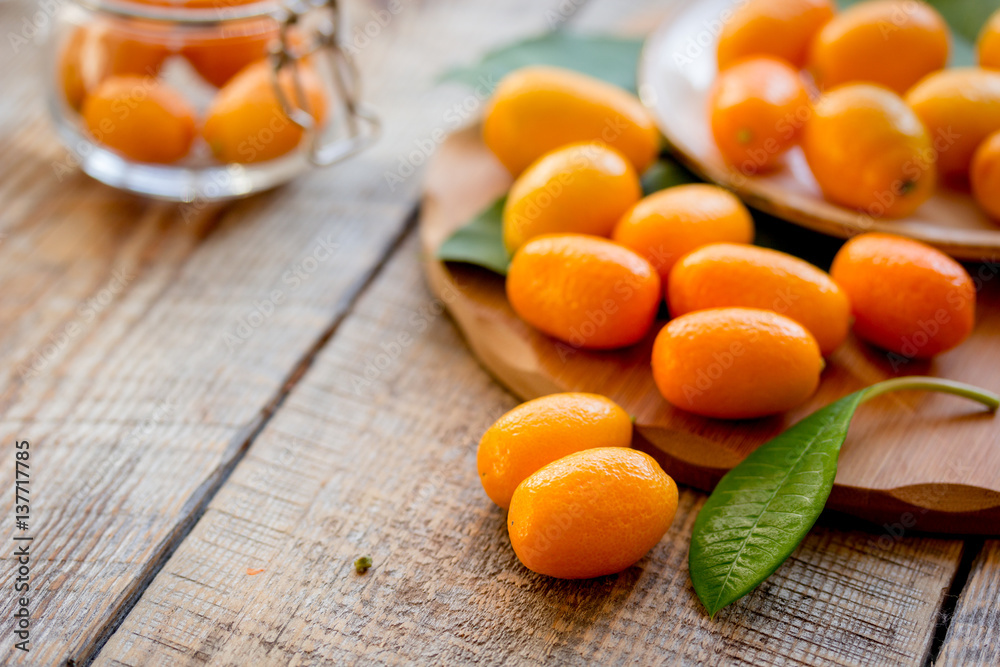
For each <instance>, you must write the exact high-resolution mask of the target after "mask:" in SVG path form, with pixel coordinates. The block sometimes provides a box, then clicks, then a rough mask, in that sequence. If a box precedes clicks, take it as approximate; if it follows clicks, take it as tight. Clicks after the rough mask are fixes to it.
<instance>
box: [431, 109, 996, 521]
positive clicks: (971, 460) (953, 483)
mask: <svg viewBox="0 0 1000 667" xmlns="http://www.w3.org/2000/svg"><path fill="white" fill-rule="evenodd" d="M509 186H510V176H509V175H508V174H507V172H506V171H505V170H504V169H503V167H501V166H500V164H499V163H498V162H497V161H496V160H495V158H494V157H493V156H492V154H490V153H489V151H488V150H487V149H486V147H485V146H484V145H483V143H482V141H481V140H480V137H479V130H478V128H469V129H467V130H464V131H461V132H458V133H456V134H454V135H452V136H451V137H450V138H449V139H448V140H447V141H445V143H444V144H442V146H441V147H440V149H439V150H438V152H437V153H436V154H435V156H434V158H433V160H432V161H431V164H430V166H429V168H428V173H427V181H426V185H425V195H424V203H423V207H422V210H421V216H420V236H421V244H422V248H423V252H424V256H425V267H426V273H427V278H428V281H429V283H430V287H431V289H432V290H433V292H434V293H435V295H436V296H437V297H438V298H440V299H441V301H442V302H443V303H444V304H445V305H446V306H447V308H448V309H449V311H450V312H451V314H452V315H453V317H454V319H455V322H456V323H457V324H458V326H459V328H460V329H461V330H462V332H463V333H464V334H465V337H466V339H467V341H468V343H469V346H470V347H471V348H472V351H473V353H474V354H475V355H476V356H477V357H478V358H479V360H480V361H481V363H482V364H483V365H484V366H485V367H486V369H487V370H488V371H490V372H491V373H492V374H493V375H494V376H495V377H496V378H497V379H498V380H499V381H500V382H502V383H503V384H504V385H506V386H507V387H508V388H509V389H510V390H511V391H512V392H513V393H514V394H516V395H517V396H519V397H520V398H522V399H525V400H527V399H531V398H535V397H538V396H542V395H545V394H550V393H554V392H560V391H589V392H596V393H600V394H605V395H607V396H610V397H611V398H613V399H614V400H616V401H618V402H619V403H620V404H621V405H622V406H623V407H624V408H625V409H626V410H628V412H629V413H630V414H632V415H634V416H635V418H636V436H637V437H636V446H637V447H640V448H642V449H644V450H646V451H648V452H650V453H651V454H653V455H654V456H655V457H656V458H657V460H659V461H660V463H661V464H662V465H663V467H664V469H665V470H667V472H668V473H670V474H671V475H672V476H673V477H674V478H675V479H676V480H677V481H678V482H680V483H682V484H687V485H690V486H694V487H697V488H700V489H705V490H710V489H712V488H713V486H714V485H715V483H716V482H717V481H718V480H719V478H720V477H721V476H722V475H723V474H724V473H725V472H726V471H727V470H728V469H729V468H731V467H732V466H734V465H735V464H736V463H738V462H739V461H740V460H742V459H743V457H744V456H746V454H747V453H748V452H750V451H751V450H752V449H753V448H754V447H756V446H757V445H759V444H761V443H763V442H765V441H767V440H768V439H770V438H771V437H773V436H775V435H777V434H778V433H780V432H781V431H782V430H784V429H785V428H786V427H788V426H789V425H791V424H793V423H794V422H796V421H798V420H799V419H801V418H802V417H804V416H806V415H807V414H809V413H811V412H812V411H814V410H816V409H817V408H819V407H821V406H823V405H826V404H827V403H829V402H831V401H834V400H836V399H838V398H840V397H842V396H844V395H846V394H848V393H850V392H853V391H856V390H858V389H861V388H862V387H865V386H868V385H870V384H873V383H875V382H878V381H879V380H883V379H886V378H888V377H893V376H894V375H935V376H939V377H945V378H950V379H953V380H961V381H964V382H970V383H973V384H976V385H980V386H983V387H986V388H989V389H991V390H993V391H1000V373H998V372H997V367H998V363H1000V340H998V334H1000V276H998V275H997V273H996V272H997V270H998V268H997V267H996V266H993V267H992V270H991V272H988V271H986V270H985V268H984V271H983V275H984V276H986V279H985V280H982V281H981V282H982V285H983V287H982V289H981V290H980V298H979V318H978V323H977V326H976V331H975V333H974V335H973V337H972V338H971V339H970V340H969V341H967V342H966V343H965V344H963V345H962V346H961V347H959V348H958V349H956V350H953V351H952V352H949V353H947V354H944V355H942V356H940V357H938V358H937V359H935V360H934V361H931V362H910V363H907V364H904V365H903V366H902V367H901V368H899V370H898V372H896V373H894V372H893V369H892V367H891V362H890V361H889V359H888V358H887V356H886V354H885V353H883V352H880V351H878V350H875V349H873V348H871V347H868V346H867V345H865V344H863V343H860V342H858V341H856V340H854V339H853V338H852V339H851V340H849V341H848V343H846V344H845V345H843V346H842V347H841V348H840V349H839V350H837V352H836V353H835V354H834V355H833V356H832V357H831V358H830V359H828V367H827V369H826V370H825V371H824V373H823V382H822V385H821V387H820V389H819V391H818V392H817V394H816V395H815V396H814V397H813V398H812V400H811V401H810V402H809V403H808V404H806V405H803V406H802V407H801V408H799V409H797V410H795V411H793V412H791V413H789V414H787V415H784V416H781V417H773V418H768V419H761V420H753V421H741V422H727V421H721V420H713V419H703V418H700V417H696V416H694V415H691V414H688V413H685V412H683V411H681V410H677V409H675V408H673V407H672V406H670V405H669V404H668V403H667V402H666V401H664V400H663V398H661V396H660V394H659V393H658V392H657V390H656V387H655V386H654V384H653V378H652V373H651V371H650V368H649V359H650V348H651V347H652V342H653V339H654V337H655V333H656V331H657V330H658V329H659V327H660V326H661V325H662V322H661V323H658V325H657V326H656V327H655V328H654V331H653V332H651V333H650V335H649V337H648V338H647V339H646V340H645V341H644V342H642V343H640V344H639V345H636V346H635V347H632V348H629V349H626V350H621V351H616V352H600V353H596V352H588V351H585V350H576V349H573V348H571V347H569V346H567V345H565V344H561V343H558V342H557V341H555V340H553V339H551V338H548V337H547V336H545V335H543V334H541V333H539V332H537V331H535V330H533V329H532V328H531V327H529V326H527V325H526V324H524V323H523V322H522V321H521V320H520V319H518V318H517V316H516V315H515V314H514V313H513V311H512V310H511V308H510V306H509V305H508V303H507V299H506V297H505V295H504V280H503V277H501V276H498V275H496V274H494V273H491V272H489V271H486V270H484V269H480V268H478V267H474V266H469V265H463V264H454V263H449V264H444V263H442V262H440V261H437V260H436V259H434V258H435V255H436V249H437V248H438V247H439V246H440V244H441V243H442V242H443V241H444V240H445V239H446V238H448V236H450V235H451V233H452V232H453V231H454V230H455V229H457V228H458V227H460V226H462V225H463V224H464V223H465V222H467V221H468V220H470V219H471V218H472V217H473V216H475V214H477V213H478V212H480V211H481V210H483V209H484V208H486V207H487V206H488V205H489V204H491V203H492V202H493V201H495V200H496V198H497V197H499V196H501V195H502V194H503V193H504V192H505V191H506V190H507V188H508V187H509ZM983 266H984V267H985V266H986V265H983ZM971 268H972V269H973V270H978V269H979V267H978V266H975V267H971ZM707 371H708V372H711V369H707ZM998 436H1000V418H997V419H994V417H993V415H991V414H989V413H985V412H984V411H983V410H982V409H981V408H980V406H978V405H977V404H975V403H971V402H969V401H964V400H961V399H958V398H955V397H952V396H943V395H940V394H927V393H900V394H894V395H888V396H884V397H882V398H878V399H875V400H873V401H871V402H870V403H867V404H865V405H864V406H862V408H861V409H860V410H859V412H858V415H857V417H856V418H855V422H854V424H853V425H852V427H851V432H850V436H849V437H848V440H847V443H846V444H845V445H844V449H843V452H842V455H841V459H840V470H839V473H838V475H837V483H836V486H835V488H834V490H833V494H832V495H831V497H830V501H829V507H831V508H833V509H836V510H841V511H844V512H848V513H851V514H854V515H857V516H860V517H863V518H865V519H868V520H871V521H874V522H876V523H879V524H892V525H895V524H899V525H900V526H904V527H905V529H906V530H907V531H909V530H911V529H915V530H921V531H938V532H947V533H984V534H1000V442H998V441H1000V437H998Z"/></svg>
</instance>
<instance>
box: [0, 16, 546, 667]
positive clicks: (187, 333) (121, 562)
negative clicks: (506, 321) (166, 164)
mask: <svg viewBox="0 0 1000 667" xmlns="http://www.w3.org/2000/svg"><path fill="white" fill-rule="evenodd" d="M402 6H403V8H404V11H405V12H406V15H405V17H403V15H402V14H401V15H400V16H397V17H394V18H393V20H392V21H390V22H389V23H388V24H387V25H384V26H382V25H381V24H379V23H378V22H376V23H375V24H374V25H376V26H379V27H378V35H377V36H376V37H374V38H371V39H370V41H368V42H367V43H364V44H363V45H362V47H360V52H359V54H358V61H359V63H360V64H361V66H362V68H363V70H364V74H365V77H366V78H365V81H366V84H367V86H366V91H367V99H369V100H370V101H371V102H372V103H373V104H374V105H375V106H377V107H378V108H379V109H380V111H381V112H382V114H383V116H384V119H385V121H386V125H387V131H386V135H385V137H384V140H383V142H382V143H381V144H379V145H378V146H377V147H376V148H375V149H373V150H372V151H370V152H368V153H366V154H364V155H363V156H361V157H359V158H357V159H356V160H353V161H351V162H350V163H349V164H346V165H343V166H340V167H337V168H333V169H331V170H327V171H316V172H313V173H310V174H308V175H307V176H306V177H304V178H302V179H299V180H297V181H296V182H295V183H293V184H291V185H289V186H287V187H285V188H282V189H281V190H278V191H275V192H273V193H270V194H267V195H263V196H258V197H255V198H253V199H251V200H247V201H244V202H240V203H236V204H233V205H230V206H227V207H216V206H202V205H198V204H195V205H192V206H180V207H178V206H172V205H166V204H158V203H150V202H146V201H143V200H139V199H137V198H134V197H130V196H126V195H123V194H121V193H117V192H115V191H113V190H111V189H109V188H106V187H104V186H101V185H99V184H97V183H95V182H93V181H91V180H89V179H88V178H86V177H85V176H83V175H82V174H80V173H79V172H78V171H72V170H71V171H70V173H69V174H68V175H65V176H63V177H62V180H61V181H60V180H59V177H58V176H57V171H56V166H59V165H62V164H65V163H64V160H65V152H64V150H63V149H62V148H61V147H60V146H59V144H58V142H57V141H56V139H55V137H54V135H53V133H52V132H51V130H50V128H49V127H48V124H47V122H46V120H45V117H44V109H43V105H42V103H41V94H42V89H41V86H40V84H39V80H40V79H41V77H42V73H41V66H42V63H43V62H44V59H43V58H41V57H40V54H39V52H38V49H39V47H38V46H36V45H34V44H29V45H28V46H26V47H24V48H25V49H26V50H25V51H24V52H22V53H21V54H19V55H17V56H16V64H17V67H16V68H11V69H8V68H6V67H5V68H3V69H4V72H3V74H2V75H0V77H2V78H0V81H4V82H7V81H10V82H11V85H10V87H9V88H7V87H5V88H4V91H5V93H4V96H2V98H3V99H2V100H0V109H2V113H3V132H2V134H0V151H2V152H3V155H4V159H3V160H2V161H0V196H2V197H3V201H4V206H3V207H0V233H2V234H3V237H2V242H0V265H2V267H3V270H2V271H0V324H2V326H0V351H2V354H3V359H4V361H5V364H4V367H3V375H2V376H0V409H2V415H3V421H2V423H0V438H2V440H0V460H3V461H13V458H12V457H13V444H14V441H15V438H17V439H25V440H29V441H30V442H31V443H32V446H33V455H32V466H33V471H34V476H33V486H32V491H33V499H34V503H33V505H32V513H33V519H32V529H33V532H34V536H35V549H34V557H35V559H36V560H35V563H36V567H35V570H34V575H33V576H34V578H33V582H32V591H33V595H32V597H31V600H32V604H31V610H32V614H33V619H34V632H33V634H32V641H33V645H34V650H33V651H32V653H31V654H30V655H22V654H21V653H20V652H12V651H13V649H12V647H11V645H10V644H6V645H5V646H4V648H3V649H2V656H3V657H2V660H3V661H4V662H10V663H14V662H17V663H19V664H30V665H46V664H57V663H59V662H62V661H65V660H67V659H75V660H77V661H79V660H81V659H84V660H85V659H86V658H87V656H89V655H90V654H91V653H92V652H93V651H94V649H95V646H96V643H97V642H99V641H101V640H102V633H104V632H105V631H106V630H108V629H110V628H111V627H112V626H113V624H114V622H115V619H116V618H117V616H118V615H119V613H121V611H122V610H123V609H124V608H127V605H128V604H129V603H130V602H131V601H132V600H131V598H132V597H133V596H135V595H136V594H137V593H138V592H139V591H141V589H142V588H143V587H144V585H145V584H146V583H148V579H149V577H151V576H152V574H153V573H154V572H155V571H156V568H157V567H158V566H159V564H160V563H162V560H163V558H164V556H165V554H166V552H167V551H168V550H169V549H171V548H172V547H173V546H174V544H175V543H176V541H177V540H178V539H179V538H180V537H181V536H182V535H183V534H184V533H185V531H186V530H187V529H188V528H189V523H190V521H191V520H192V519H193V518H194V517H195V516H196V513H197V512H198V511H199V509H200V506H201V505H202V504H203V503H204V502H205V500H206V499H207V498H208V497H210V496H211V495H212V494H213V493H214V492H215V490H216V488H217V486H218V484H219V483H220V481H221V479H223V478H224V477H225V475H226V474H227V473H228V470H229V469H230V467H231V465H232V464H233V462H234V461H235V460H237V459H238V458H239V457H240V456H241V455H242V452H243V451H245V447H246V445H247V442H248V440H249V439H250V438H251V437H252V436H253V434H254V433H255V431H256V429H257V428H258V426H259V424H260V423H261V422H262V421H264V420H266V418H267V417H268V416H269V414H270V413H271V411H272V410H273V409H274V406H275V401H277V400H278V399H279V398H280V397H281V395H282V393H283V391H284V387H285V385H286V383H287V382H289V381H294V379H295V377H294V374H295V372H296V368H297V366H298V365H299V364H300V363H302V362H303V360H304V359H306V358H307V357H308V355H309V354H310V353H311V351H312V349H313V347H314V346H315V345H317V344H318V343H319V342H321V341H322V339H323V337H324V336H325V335H326V334H327V333H328V332H329V331H330V330H331V328H332V327H333V326H334V324H335V323H336V322H337V321H338V318H339V317H341V315H342V314H343V313H344V312H345V309H346V308H347V306H348V305H349V304H350V303H351V300H352V299H353V297H354V295H355V294H356V293H357V292H358V291H359V290H360V289H361V287H363V286H364V284H365V282H366V280H367V278H368V276H370V275H371V274H372V272H373V271H375V270H376V268H377V267H378V266H379V262H380V261H381V260H382V259H383V258H384V257H385V256H386V254H387V253H388V251H389V249H390V248H391V247H392V246H393V244H394V243H395V241H396V240H397V239H398V236H399V234H400V233H401V231H402V230H403V229H404V227H405V224H406V221H407V220H408V219H409V218H410V216H411V213H412V210H413V207H414V204H415V201H416V192H417V190H418V188H419V179H417V178H413V177H410V176H405V177H404V178H402V180H401V181H394V180H392V179H389V178H387V174H388V173H391V172H393V171H395V170H398V169H400V165H401V164H408V163H410V162H419V161H421V160H423V159H426V156H425V155H424V154H423V153H419V152H418V151H419V150H420V146H426V145H428V144H430V146H431V150H433V148H434V147H436V145H435V144H434V139H433V138H434V137H435V136H436V133H437V132H442V133H443V131H444V130H447V129H449V128H450V127H452V124H453V123H454V122H456V121H454V120H451V118H452V116H451V115H449V112H450V111H452V110H453V109H454V108H455V107H456V105H462V106H463V108H464V105H466V104H468V103H471V104H472V106H475V105H478V104H480V103H481V101H480V100H479V99H478V98H474V99H471V100H470V94H469V92H468V91H466V90H465V89H458V88H455V87H451V88H447V87H446V88H440V89H436V90H434V91H433V92H428V91H429V90H431V88H432V83H433V78H434V77H435V76H436V75H437V74H438V73H439V72H440V71H441V70H442V69H444V68H445V67H447V66H448V65H451V64H455V63H457V62H459V61H462V60H467V59H471V58H472V57H474V56H475V55H476V54H478V53H479V51H480V50H481V49H483V48H484V47H488V46H489V45H490V44H492V43H494V42H504V41H507V40H510V39H513V38H514V37H516V36H519V35H521V34H523V33H524V32H525V31H526V30H528V29H532V30H534V29H538V28H540V27H541V25H542V21H541V18H540V15H539V11H540V9H539V8H538V6H537V4H536V3H531V2H527V1H526V0H523V1H520V2H505V3H499V4H496V5H494V6H493V7H492V8H485V9H484V8H478V7H477V8H474V9H473V8H470V7H467V6H466V4H465V3H462V2H456V1H450V2H448V1H444V0H442V1H440V2H423V3H417V2H413V3H407V2H404V3H402ZM353 7H354V8H355V11H356V12H357V13H358V16H357V17H356V18H357V20H358V21H359V22H360V25H361V26H366V25H368V22H370V21H375V20H376V17H375V15H374V14H372V12H373V11H375V10H378V9H379V8H380V5H377V4H367V5H359V4H357V3H355V4H353ZM37 10H38V8H37V7H36V6H35V5H34V4H31V3H27V2H11V3H3V5H2V8H0V20H2V21H5V22H4V23H2V24H0V32H2V34H4V35H5V36H6V35H7V34H8V31H20V30H21V25H22V23H21V20H22V18H25V17H28V18H30V17H31V16H32V15H33V14H34V12H35V11H37ZM5 62H6V61H5ZM8 92H10V94H11V95H13V96H14V97H13V98H9V97H8ZM415 100H417V101H419V103H415V102H414V101H415ZM414 154H416V155H417V157H412V158H411V157H410V156H411V155H414ZM413 170H414V171H415V168H413ZM277 293H280V294H278V295H277V296H276V294H277ZM11 465H13V464H12V463H11ZM12 505H13V497H12V494H5V495H4V497H3V499H2V501H0V512H3V515H4V516H8V517H9V516H10V515H11V510H12ZM9 551H10V550H5V551H4V554H3V556H2V558H0V573H2V574H0V583H2V585H4V586H8V587H9V586H10V585H11V584H12V578H13V577H14V572H15V567H14V566H13V565H12V564H13V563H14V561H13V560H12V557H11V553H10V552H9ZM13 604H14V599H13V598H12V597H11V596H7V597H5V598H4V599H3V601H2V602H0V613H3V614H4V615H5V616H6V617H8V618H9V614H10V613H11V611H12V605H13ZM123 605H124V607H123Z"/></svg>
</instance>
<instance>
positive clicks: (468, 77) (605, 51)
mask: <svg viewBox="0 0 1000 667" xmlns="http://www.w3.org/2000/svg"><path fill="white" fill-rule="evenodd" d="M642 43H643V40H642V39H636V38H627V37H612V36H610V35H582V34H575V33H569V32H564V31H556V32H550V33H548V34H545V35H540V36H538V37H531V38H528V39H526V40H523V41H520V42H516V43H514V44H510V45H509V46H505V47H502V48H500V49H497V50H495V51H490V52H489V53H487V54H486V55H485V56H483V59H482V60H481V61H479V62H478V63H477V64H475V65H472V66H469V67H456V68H455V69H452V70H449V71H448V72H445V73H444V74H443V75H442V76H441V78H440V80H441V81H454V82H458V83H464V84H466V85H468V86H472V87H478V86H485V87H486V88H488V89H489V91H490V92H492V90H493V88H494V87H496V85H497V84H498V83H499V82H500V79H502V78H503V77H504V75H506V74H507V73H509V72H513V71H514V70H516V69H519V68H521V67H525V66H527V65H553V66H556V67H565V68H567V69H572V70H576V71H578V72H583V73H584V74H589V75H590V76H594V77H597V78H598V79H603V80H605V81H607V82H609V83H613V84H615V85H616V86H620V87H622V88H625V89H626V90H631V91H635V89H636V86H637V84H636V70H637V67H638V63H639V53H640V52H641V51H642Z"/></svg>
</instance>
